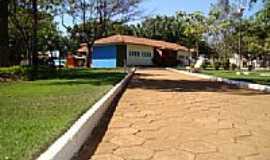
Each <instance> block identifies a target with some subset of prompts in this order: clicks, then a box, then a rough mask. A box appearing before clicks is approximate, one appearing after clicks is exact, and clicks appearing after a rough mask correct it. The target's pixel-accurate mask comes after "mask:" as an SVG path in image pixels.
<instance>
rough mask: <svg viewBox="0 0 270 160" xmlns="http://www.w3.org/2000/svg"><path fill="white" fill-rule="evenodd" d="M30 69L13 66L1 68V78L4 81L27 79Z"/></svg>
mask: <svg viewBox="0 0 270 160" xmlns="http://www.w3.org/2000/svg"><path fill="white" fill-rule="evenodd" d="M29 71H30V69H29V67H22V66H13V67H2V68H0V78H4V79H14V80H16V79H26V78H27V75H28V73H29Z"/></svg>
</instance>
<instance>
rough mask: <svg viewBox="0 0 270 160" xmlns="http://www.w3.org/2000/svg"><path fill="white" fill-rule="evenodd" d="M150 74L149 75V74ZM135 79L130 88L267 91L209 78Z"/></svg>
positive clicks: (230, 91)
mask: <svg viewBox="0 0 270 160" xmlns="http://www.w3.org/2000/svg"><path fill="white" fill-rule="evenodd" d="M147 76H149V75H147ZM135 77H136V78H135V79H133V81H132V83H131V85H129V88H130V89H136V88H140V89H150V90H158V91H160V92H223V93H227V94H235V95H244V96H252V95H264V94H267V93H264V92H259V91H253V90H247V89H240V88H238V87H236V86H234V85H228V84H225V83H220V82H211V81H207V80H181V79H179V80H168V79H147V78H144V75H143V74H140V75H136V76H135Z"/></svg>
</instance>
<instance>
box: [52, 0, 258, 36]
mask: <svg viewBox="0 0 270 160" xmlns="http://www.w3.org/2000/svg"><path fill="white" fill-rule="evenodd" d="M215 2H216V0H144V2H143V3H142V4H141V7H140V8H141V10H142V11H143V14H144V15H146V16H154V15H173V14H174V13H175V12H176V11H186V12H194V11H201V12H203V13H204V14H205V15H207V14H208V12H209V9H210V6H211V4H213V3H215ZM260 6H261V4H258V5H255V6H254V7H253V10H251V11H248V12H247V15H251V14H252V13H254V12H255V11H256V10H258V8H260ZM56 21H59V20H56ZM71 22H72V21H71V19H70V18H67V20H66V23H67V24H72V23H71ZM131 23H132V22H131ZM133 23H134V22H133ZM59 27H60V30H62V31H64V28H63V27H62V26H61V25H59Z"/></svg>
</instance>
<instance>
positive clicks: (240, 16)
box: [235, 6, 245, 69]
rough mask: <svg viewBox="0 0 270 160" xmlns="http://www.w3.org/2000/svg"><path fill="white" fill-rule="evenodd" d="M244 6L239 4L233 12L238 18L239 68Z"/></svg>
mask: <svg viewBox="0 0 270 160" xmlns="http://www.w3.org/2000/svg"><path fill="white" fill-rule="evenodd" d="M244 11H245V8H244V7H242V6H240V7H239V8H238V10H237V12H236V13H235V15H236V16H237V17H238V18H239V40H238V56H239V69H241V61H242V57H241V54H242V49H241V48H242V32H241V27H242V17H243V14H244Z"/></svg>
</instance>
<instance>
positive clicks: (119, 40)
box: [95, 35, 189, 51]
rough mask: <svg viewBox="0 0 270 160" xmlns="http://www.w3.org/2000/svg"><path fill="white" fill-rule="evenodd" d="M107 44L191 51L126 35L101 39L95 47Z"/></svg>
mask: <svg viewBox="0 0 270 160" xmlns="http://www.w3.org/2000/svg"><path fill="white" fill-rule="evenodd" d="M107 44H135V45H145V46H151V47H156V48H159V49H169V50H174V51H189V49H188V48H186V47H184V46H181V45H179V44H176V43H170V42H165V41H158V40H152V39H147V38H139V37H134V36H126V35H114V36H110V37H106V38H101V39H98V40H96V41H95V45H96V46H97V45H107Z"/></svg>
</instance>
